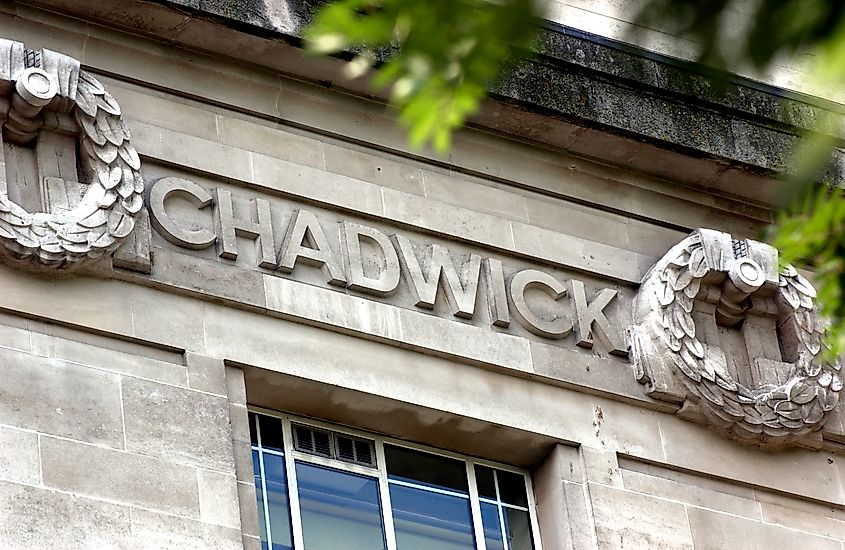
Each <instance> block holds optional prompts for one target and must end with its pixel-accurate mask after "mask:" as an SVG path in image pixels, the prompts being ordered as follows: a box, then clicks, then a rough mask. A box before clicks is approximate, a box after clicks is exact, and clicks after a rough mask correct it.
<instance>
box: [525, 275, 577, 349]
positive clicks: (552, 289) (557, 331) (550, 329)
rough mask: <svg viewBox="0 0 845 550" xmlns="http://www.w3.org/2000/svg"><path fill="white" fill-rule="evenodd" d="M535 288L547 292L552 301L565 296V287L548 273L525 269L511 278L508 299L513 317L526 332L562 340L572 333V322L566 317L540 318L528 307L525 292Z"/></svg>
mask: <svg viewBox="0 0 845 550" xmlns="http://www.w3.org/2000/svg"><path fill="white" fill-rule="evenodd" d="M529 288H537V289H540V290H543V291H545V292H547V293H548V294H549V295H550V296H551V297H552V298H553V299H555V300H559V299H561V298H563V297H564V296H566V286H564V284H563V283H562V282H560V281H558V280H557V279H555V278H554V277H552V276H551V275H549V274H548V273H543V272H542V271H538V270H536V269H526V270H524V271H520V272H519V273H517V274H515V275H514V276H513V278H511V284H510V298H511V305H512V306H513V316H514V317H515V318H516V320H517V321H518V322H519V324H520V325H522V326H523V327H524V328H525V329H526V330H527V331H529V332H532V333H534V334H536V335H537V336H543V337H544V338H564V337H566V336H567V335H568V334H569V333H570V332H572V321H571V320H570V319H568V318H567V317H555V318H554V319H552V320H549V319H544V318H543V317H540V316H539V315H537V314H536V313H534V312H533V311H531V309H530V308H529V307H528V303H527V302H526V301H525V291H526V290H528V289H529Z"/></svg>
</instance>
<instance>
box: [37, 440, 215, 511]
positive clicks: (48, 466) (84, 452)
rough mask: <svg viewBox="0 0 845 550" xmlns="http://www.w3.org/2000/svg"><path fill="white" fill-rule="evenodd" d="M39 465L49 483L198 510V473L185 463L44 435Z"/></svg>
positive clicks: (126, 500) (121, 499)
mask: <svg viewBox="0 0 845 550" xmlns="http://www.w3.org/2000/svg"><path fill="white" fill-rule="evenodd" d="M41 468H42V471H43V476H44V485H46V486H47V487H52V488H55V489H60V490H63V491H69V492H72V493H77V494H80V495H87V496H91V497H95V498H101V499H109V500H114V501H118V502H123V503H126V504H135V505H138V506H143V507H145V508H150V509H153V510H161V511H162V512H167V513H170V514H177V515H182V516H192V517H199V515H200V509H199V497H198V496H197V477H196V472H195V470H194V469H193V468H190V467H187V466H181V465H178V464H173V463H171V462H165V461H163V460H159V459H156V458H150V457H146V456H142V455H138V454H134V453H128V452H125V451H113V450H109V449H105V448H102V447H96V446H94V445H86V444H84V443H77V442H75V441H69V440H65V439H56V438H52V437H42V438H41ZM93 470H96V475H94V472H93Z"/></svg>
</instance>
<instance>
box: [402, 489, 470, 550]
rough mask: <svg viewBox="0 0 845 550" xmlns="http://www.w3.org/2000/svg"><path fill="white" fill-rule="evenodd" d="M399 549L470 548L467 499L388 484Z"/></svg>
mask: <svg viewBox="0 0 845 550" xmlns="http://www.w3.org/2000/svg"><path fill="white" fill-rule="evenodd" d="M390 504H391V506H392V507H393V524H394V526H395V530H396V546H397V548H398V550H419V549H421V548H425V549H426V550H463V549H467V550H469V549H473V548H475V545H474V544H473V529H472V519H471V518H472V516H471V513H470V508H469V499H468V498H462V497H457V496H450V495H443V494H439V493H433V492H431V491H426V490H424V489H416V488H413V487H405V486H402V485H396V484H390Z"/></svg>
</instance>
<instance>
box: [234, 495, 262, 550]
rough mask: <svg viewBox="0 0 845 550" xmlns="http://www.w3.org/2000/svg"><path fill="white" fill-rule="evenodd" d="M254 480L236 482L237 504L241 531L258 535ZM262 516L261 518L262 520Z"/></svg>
mask: <svg viewBox="0 0 845 550" xmlns="http://www.w3.org/2000/svg"><path fill="white" fill-rule="evenodd" d="M255 502H256V496H255V482H254V481H246V482H244V481H239V482H238V504H239V508H240V512H241V523H240V526H241V531H242V532H243V534H244V535H248V536H253V537H258V536H259V533H260V530H259V526H258V522H259V519H258V507H257V506H255ZM263 519H264V518H262V519H261V521H263Z"/></svg>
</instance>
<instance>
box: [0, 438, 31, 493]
mask: <svg viewBox="0 0 845 550" xmlns="http://www.w3.org/2000/svg"><path fill="white" fill-rule="evenodd" d="M40 460H41V458H40V456H39V451H38V435H37V434H35V433H33V432H25V431H22V430H13V429H11V428H5V427H0V479H3V480H6V481H14V482H16V483H26V484H28V485H38V484H39V483H41V464H40Z"/></svg>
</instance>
